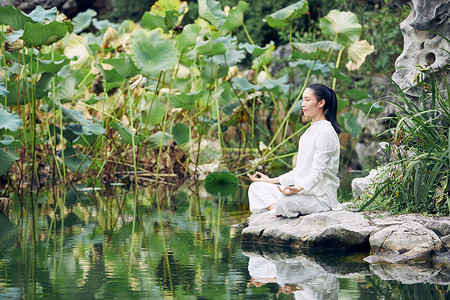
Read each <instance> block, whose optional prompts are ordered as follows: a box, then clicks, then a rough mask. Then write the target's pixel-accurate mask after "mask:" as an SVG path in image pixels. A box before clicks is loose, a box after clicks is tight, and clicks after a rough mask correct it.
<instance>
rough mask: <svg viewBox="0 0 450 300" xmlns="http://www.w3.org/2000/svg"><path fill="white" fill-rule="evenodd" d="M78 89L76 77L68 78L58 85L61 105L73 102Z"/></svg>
mask: <svg viewBox="0 0 450 300" xmlns="http://www.w3.org/2000/svg"><path fill="white" fill-rule="evenodd" d="M76 87H77V79H76V77H74V76H67V77H66V78H63V80H62V81H61V82H60V84H59V85H58V99H59V100H60V102H61V103H67V102H71V101H72V100H73V98H74V95H75V91H76Z"/></svg>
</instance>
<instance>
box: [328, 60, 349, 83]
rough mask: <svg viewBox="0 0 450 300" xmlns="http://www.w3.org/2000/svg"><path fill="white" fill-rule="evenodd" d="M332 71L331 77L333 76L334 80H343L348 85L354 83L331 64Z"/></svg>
mask: <svg viewBox="0 0 450 300" xmlns="http://www.w3.org/2000/svg"><path fill="white" fill-rule="evenodd" d="M330 71H331V75H333V77H334V78H336V79H339V80H343V81H344V82H345V83H347V84H351V83H352V79H351V78H350V77H349V76H347V75H345V74H344V73H342V72H341V71H340V70H339V69H338V68H335V67H334V66H332V65H331V64H330Z"/></svg>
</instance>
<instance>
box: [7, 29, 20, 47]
mask: <svg viewBox="0 0 450 300" xmlns="http://www.w3.org/2000/svg"><path fill="white" fill-rule="evenodd" d="M22 35H23V29H20V30H15V31H14V32H13V33H11V34H8V35H7V36H6V40H7V41H8V43H12V42H15V41H17V40H18V39H20V38H21V37H22ZM7 51H9V50H7ZM9 52H12V51H9Z"/></svg>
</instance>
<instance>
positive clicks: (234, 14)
mask: <svg viewBox="0 0 450 300" xmlns="http://www.w3.org/2000/svg"><path fill="white" fill-rule="evenodd" d="M247 7H248V3H246V2H244V1H239V3H238V5H237V6H236V7H233V8H232V9H231V10H230V11H229V12H228V16H227V17H226V20H225V23H224V24H223V25H222V27H221V32H222V33H223V34H225V33H227V32H229V31H232V30H234V29H236V28H238V27H241V26H242V25H243V24H244V11H245V10H246V9H247Z"/></svg>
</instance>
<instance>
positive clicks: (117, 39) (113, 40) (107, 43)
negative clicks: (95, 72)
mask: <svg viewBox="0 0 450 300" xmlns="http://www.w3.org/2000/svg"><path fill="white" fill-rule="evenodd" d="M121 42H122V37H121V36H120V34H119V33H118V32H117V30H116V29H114V28H113V27H108V28H107V29H106V32H105V34H104V35H103V42H102V48H103V49H106V48H109V47H118V46H120V45H121Z"/></svg>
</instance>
